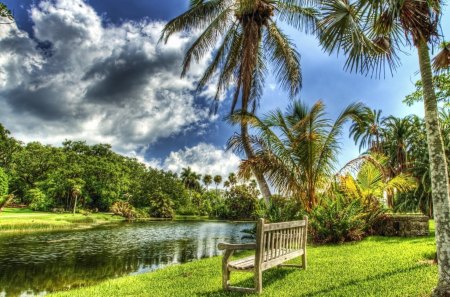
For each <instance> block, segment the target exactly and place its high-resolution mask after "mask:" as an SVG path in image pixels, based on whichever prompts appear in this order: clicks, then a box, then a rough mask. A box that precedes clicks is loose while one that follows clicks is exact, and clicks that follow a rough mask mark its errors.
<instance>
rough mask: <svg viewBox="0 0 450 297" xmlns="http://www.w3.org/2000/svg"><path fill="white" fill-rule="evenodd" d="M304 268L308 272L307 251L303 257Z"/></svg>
mask: <svg viewBox="0 0 450 297" xmlns="http://www.w3.org/2000/svg"><path fill="white" fill-rule="evenodd" d="M302 266H303V269H305V270H306V267H307V266H308V262H307V261H306V251H305V253H304V254H303V255H302Z"/></svg>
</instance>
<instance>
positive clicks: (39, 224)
mask: <svg viewBox="0 0 450 297" xmlns="http://www.w3.org/2000/svg"><path fill="white" fill-rule="evenodd" d="M120 221H123V218H122V217H118V216H113V215H112V214H106V213H95V214H90V215H88V216H86V215H82V214H79V213H77V214H75V215H73V214H71V213H64V214H59V213H49V212H37V211H32V210H30V209H27V208H5V209H4V210H3V211H2V212H0V235H1V234H2V233H15V232H36V231H48V230H71V229H80V228H89V227H93V226H97V225H101V224H107V223H113V222H120Z"/></svg>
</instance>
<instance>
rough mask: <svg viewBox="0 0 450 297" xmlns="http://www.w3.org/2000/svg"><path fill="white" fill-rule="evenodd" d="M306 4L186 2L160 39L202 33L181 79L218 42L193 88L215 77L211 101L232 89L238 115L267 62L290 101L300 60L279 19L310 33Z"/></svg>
mask: <svg viewBox="0 0 450 297" xmlns="http://www.w3.org/2000/svg"><path fill="white" fill-rule="evenodd" d="M309 2H311V3H313V2H314V1H308V0H304V1H301V0H191V4H190V7H189V9H188V11H186V12H185V13H183V14H181V15H180V16H178V17H176V18H175V19H173V20H171V21H170V22H169V23H168V24H167V25H166V26H165V28H164V30H163V32H162V36H161V39H162V40H163V41H165V42H167V40H168V38H169V37H170V36H171V35H172V34H174V33H176V32H183V31H184V32H186V31H188V32H194V31H201V32H202V33H201V34H200V36H199V37H198V38H197V40H196V41H195V42H194V43H193V44H192V46H191V47H190V48H189V49H188V51H187V53H186V56H185V59H184V62H183V71H182V76H184V75H185V74H186V73H187V71H188V69H189V67H190V65H191V63H192V61H193V60H195V61H199V60H200V59H201V58H202V57H204V56H205V55H207V54H209V52H210V51H211V50H212V49H213V48H214V47H215V46H216V45H217V43H218V42H220V45H219V47H218V48H217V50H216V51H215V52H214V56H213V59H212V62H211V63H210V65H209V67H208V68H207V69H206V71H205V72H204V74H203V76H202V78H201V79H200V81H199V83H198V90H201V89H202V88H204V87H205V86H206V85H207V84H208V83H210V82H211V81H212V80H214V79H215V78H216V74H218V76H217V77H218V82H217V92H216V101H217V100H218V98H219V96H220V95H221V94H222V93H223V92H224V91H227V90H228V89H229V88H230V87H231V86H232V87H233V92H232V96H233V100H232V104H231V106H232V107H231V112H233V111H234V110H235V107H236V105H237V104H238V102H239V101H240V103H241V109H242V110H243V111H248V110H251V111H254V110H255V109H256V106H257V105H258V101H259V98H260V97H261V95H262V91H263V88H264V78H265V76H266V73H267V66H268V64H269V63H270V64H271V65H272V66H273V67H274V69H273V73H274V74H275V76H276V78H277V79H278V82H279V83H280V85H281V86H282V87H283V88H284V89H286V90H288V92H289V95H290V96H291V97H293V96H295V95H296V94H297V93H298V92H299V90H300V88H301V83H302V76H301V70H300V57H299V54H298V52H297V50H296V48H295V46H294V44H293V43H292V41H291V40H290V39H289V38H288V37H287V36H286V35H285V34H284V33H283V32H282V30H281V29H280V27H279V23H278V22H277V21H276V19H278V20H279V21H281V22H285V23H287V24H289V25H291V26H293V27H294V28H296V29H298V30H301V31H305V32H310V31H312V30H315V29H316V20H317V11H316V10H315V9H314V8H312V7H305V4H309ZM241 135H242V137H243V140H244V142H243V145H244V152H245V154H246V156H247V157H248V158H251V157H252V156H253V155H254V152H253V151H252V147H251V144H250V141H249V139H248V126H247V124H246V123H245V122H242V123H241ZM253 174H254V176H255V177H256V179H257V181H258V184H259V187H260V189H261V192H262V194H263V196H264V197H267V198H268V197H269V196H270V189H269V187H268V185H267V182H266V181H265V178H264V176H263V175H262V174H261V173H260V172H258V171H256V170H253Z"/></svg>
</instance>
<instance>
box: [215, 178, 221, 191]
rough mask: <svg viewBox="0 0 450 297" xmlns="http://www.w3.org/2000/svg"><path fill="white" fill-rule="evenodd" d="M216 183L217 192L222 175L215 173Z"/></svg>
mask: <svg viewBox="0 0 450 297" xmlns="http://www.w3.org/2000/svg"><path fill="white" fill-rule="evenodd" d="M214 183H215V184H216V193H217V187H218V186H219V185H220V184H221V183H222V176H220V175H215V176H214Z"/></svg>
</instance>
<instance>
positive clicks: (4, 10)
mask: <svg viewBox="0 0 450 297" xmlns="http://www.w3.org/2000/svg"><path fill="white" fill-rule="evenodd" d="M1 18H4V19H5V20H6V21H3V20H2V19H1ZM13 21H14V17H13V14H12V12H11V10H9V9H8V7H7V6H6V5H5V4H4V3H2V2H0V24H11V23H12V22H13Z"/></svg>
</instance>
